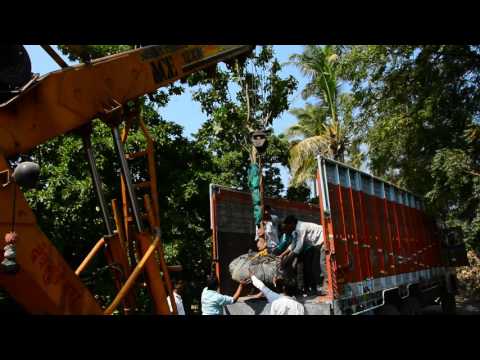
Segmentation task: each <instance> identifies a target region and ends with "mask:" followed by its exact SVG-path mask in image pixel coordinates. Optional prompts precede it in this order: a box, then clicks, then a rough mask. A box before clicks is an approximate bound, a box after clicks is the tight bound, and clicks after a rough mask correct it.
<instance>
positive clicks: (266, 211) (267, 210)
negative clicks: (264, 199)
mask: <svg viewBox="0 0 480 360" xmlns="http://www.w3.org/2000/svg"><path fill="white" fill-rule="evenodd" d="M263 218H264V219H265V220H271V219H272V207H271V206H270V205H265V206H264V207H263Z"/></svg>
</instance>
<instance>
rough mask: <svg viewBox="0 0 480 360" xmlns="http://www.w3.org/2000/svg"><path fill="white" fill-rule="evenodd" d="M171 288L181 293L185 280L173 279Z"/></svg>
mask: <svg viewBox="0 0 480 360" xmlns="http://www.w3.org/2000/svg"><path fill="white" fill-rule="evenodd" d="M173 288H174V289H175V292H176V293H177V294H179V295H182V294H183V290H184V289H185V282H184V281H183V280H177V281H175V283H174V285H173Z"/></svg>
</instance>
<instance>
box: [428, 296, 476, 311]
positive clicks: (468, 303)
mask: <svg viewBox="0 0 480 360" xmlns="http://www.w3.org/2000/svg"><path fill="white" fill-rule="evenodd" d="M456 302H457V315H480V301H478V300H472V299H469V298H466V297H463V296H460V295H459V296H456ZM423 315H444V314H443V313H442V307H441V306H440V305H433V306H428V307H425V308H424V309H423Z"/></svg>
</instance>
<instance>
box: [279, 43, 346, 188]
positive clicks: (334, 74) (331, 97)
mask: <svg viewBox="0 0 480 360" xmlns="http://www.w3.org/2000/svg"><path fill="white" fill-rule="evenodd" d="M337 59H338V57H337V55H336V54H335V53H334V51H333V47H332V46H329V45H327V46H324V47H320V46H311V45H308V46H306V47H305V50H304V52H303V54H295V55H292V56H291V57H290V60H291V61H292V63H293V64H295V65H296V66H297V67H299V68H300V70H301V71H302V72H303V74H304V75H306V76H308V77H309V78H310V82H309V83H308V84H307V85H306V87H305V89H304V90H303V91H302V96H303V98H304V99H306V98H308V97H310V96H315V97H317V98H318V99H319V100H320V103H319V104H318V105H310V104H307V105H306V107H305V108H304V109H294V110H292V111H291V113H292V114H293V115H295V116H296V117H297V119H298V123H297V124H296V125H293V126H292V127H290V128H289V129H287V131H286V135H287V136H288V137H289V139H290V140H292V141H291V145H292V146H291V148H290V159H289V162H290V170H291V171H292V185H293V186H298V185H300V184H303V183H304V182H306V181H307V180H310V179H314V178H315V169H316V163H315V158H316V155H317V154H323V155H327V156H330V157H333V158H334V159H336V160H339V161H344V160H345V152H346V150H347V148H348V146H349V145H350V136H349V135H350V131H351V127H350V125H351V121H350V120H351V117H350V116H344V117H339V108H340V105H339V104H341V103H343V101H342V100H347V97H346V95H345V96H341V95H339V88H340V85H339V82H338V63H337ZM298 136H300V137H302V139H301V140H298V139H295V137H298Z"/></svg>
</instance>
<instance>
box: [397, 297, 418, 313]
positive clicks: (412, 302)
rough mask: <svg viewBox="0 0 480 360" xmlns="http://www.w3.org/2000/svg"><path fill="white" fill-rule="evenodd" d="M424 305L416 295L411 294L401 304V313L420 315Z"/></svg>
mask: <svg viewBox="0 0 480 360" xmlns="http://www.w3.org/2000/svg"><path fill="white" fill-rule="evenodd" d="M421 313H422V307H421V305H420V302H419V301H418V299H417V298H416V297H412V296H409V297H408V298H406V299H405V300H404V301H402V304H401V305H400V314H401V315H420V314H421Z"/></svg>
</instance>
